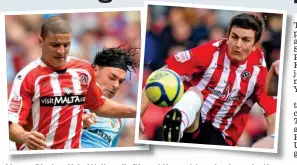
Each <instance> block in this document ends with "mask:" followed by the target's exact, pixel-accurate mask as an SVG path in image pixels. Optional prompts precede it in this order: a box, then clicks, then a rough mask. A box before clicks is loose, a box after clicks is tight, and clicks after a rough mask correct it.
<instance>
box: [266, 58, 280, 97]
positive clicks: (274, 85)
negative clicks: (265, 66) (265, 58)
mask: <svg viewBox="0 0 297 165" xmlns="http://www.w3.org/2000/svg"><path fill="white" fill-rule="evenodd" d="M278 74H279V60H277V61H275V62H274V63H273V64H272V65H271V68H270V70H269V72H268V74H267V78H266V91H267V94H268V95H269V96H276V95H277V89H278Z"/></svg>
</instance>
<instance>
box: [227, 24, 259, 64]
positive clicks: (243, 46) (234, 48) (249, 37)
mask: <svg viewBox="0 0 297 165" xmlns="http://www.w3.org/2000/svg"><path fill="white" fill-rule="evenodd" d="M255 34H256V32H255V31H254V30H251V29H243V28H239V27H235V26H234V27H232V28H231V31H230V34H229V36H228V38H227V44H228V54H229V55H230V58H231V60H234V61H238V62H240V61H245V60H246V59H247V57H248V56H249V55H250V53H251V52H252V51H253V50H255V49H256V48H257V46H258V44H259V43H258V42H257V43H255Z"/></svg>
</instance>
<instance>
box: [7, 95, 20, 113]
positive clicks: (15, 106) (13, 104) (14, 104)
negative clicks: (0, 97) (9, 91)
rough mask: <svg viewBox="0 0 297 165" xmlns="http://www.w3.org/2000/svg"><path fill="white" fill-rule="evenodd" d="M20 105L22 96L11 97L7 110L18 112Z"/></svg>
mask: <svg viewBox="0 0 297 165" xmlns="http://www.w3.org/2000/svg"><path fill="white" fill-rule="evenodd" d="M21 105H22V98H21V97H14V98H12V99H11V101H10V103H9V106H8V110H9V111H10V112H14V113H18V111H19V110H20V108H21Z"/></svg>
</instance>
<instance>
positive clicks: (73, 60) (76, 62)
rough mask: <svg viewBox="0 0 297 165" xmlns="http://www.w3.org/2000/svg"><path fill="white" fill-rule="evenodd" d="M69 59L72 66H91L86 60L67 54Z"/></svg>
mask: <svg viewBox="0 0 297 165" xmlns="http://www.w3.org/2000/svg"><path fill="white" fill-rule="evenodd" d="M68 58H69V61H70V62H71V63H72V66H91V63H90V62H89V61H87V60H84V59H81V58H77V57H73V56H69V57H68Z"/></svg>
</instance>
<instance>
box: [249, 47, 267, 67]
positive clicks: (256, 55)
mask: <svg viewBox="0 0 297 165" xmlns="http://www.w3.org/2000/svg"><path fill="white" fill-rule="evenodd" d="M248 60H249V63H250V64H251V65H256V66H258V67H261V68H265V67H266V61H265V56H264V53H263V52H262V51H261V50H260V49H258V48H257V49H256V50H254V51H253V52H252V53H251V55H250V56H249V58H248Z"/></svg>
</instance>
